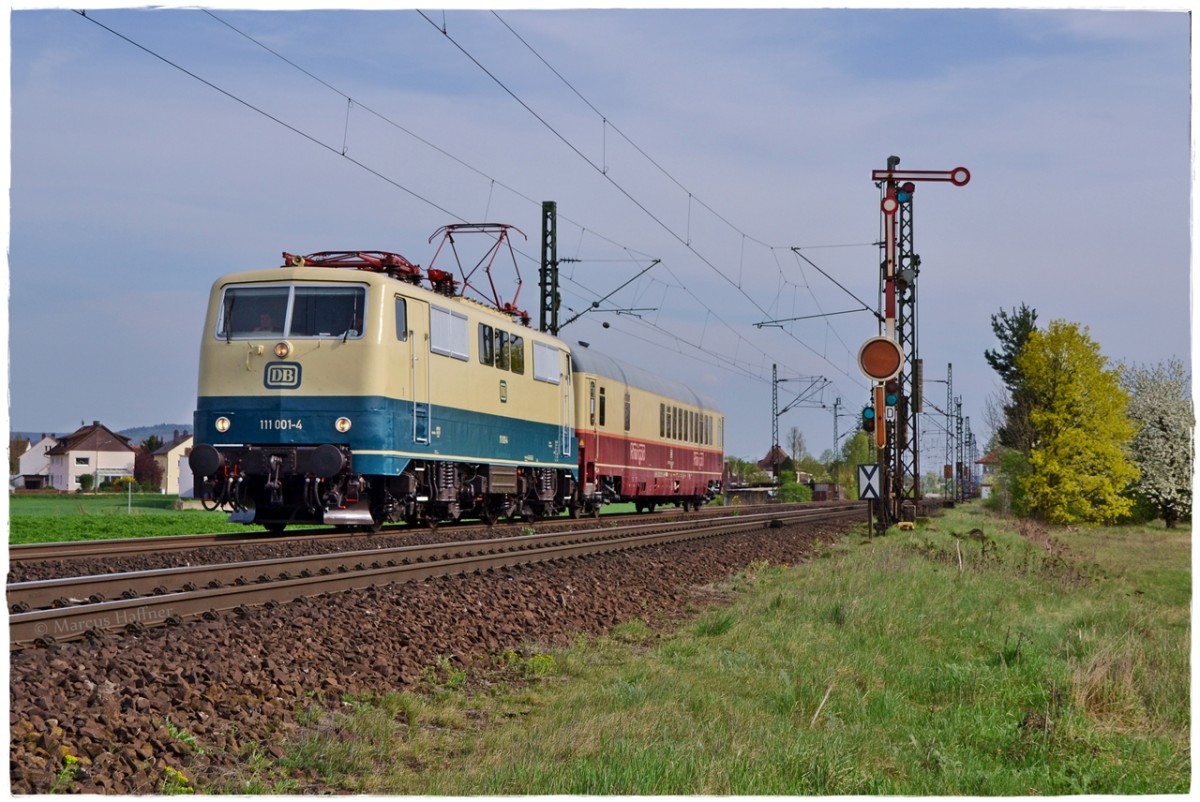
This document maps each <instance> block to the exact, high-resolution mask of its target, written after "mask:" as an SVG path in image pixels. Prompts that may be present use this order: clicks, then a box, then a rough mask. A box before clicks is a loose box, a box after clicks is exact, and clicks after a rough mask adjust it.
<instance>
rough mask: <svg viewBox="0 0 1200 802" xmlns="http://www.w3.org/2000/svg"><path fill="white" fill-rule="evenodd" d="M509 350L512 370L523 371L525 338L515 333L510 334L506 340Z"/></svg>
mask: <svg viewBox="0 0 1200 802" xmlns="http://www.w3.org/2000/svg"><path fill="white" fill-rule="evenodd" d="M508 345H509V350H510V351H511V352H512V372H513V373H520V374H524V373H525V338H524V337H520V336H518V335H516V334H514V335H512V336H511V338H510V339H509V342H508Z"/></svg>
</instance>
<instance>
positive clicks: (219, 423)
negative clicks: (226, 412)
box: [213, 415, 229, 434]
mask: <svg viewBox="0 0 1200 802" xmlns="http://www.w3.org/2000/svg"><path fill="white" fill-rule="evenodd" d="M213 426H215V427H216V429H217V431H218V432H220V433H221V434H224V433H225V432H227V431H229V418H226V417H225V416H223V415H222V416H221V417H219V418H217V419H216V421H214V422H213Z"/></svg>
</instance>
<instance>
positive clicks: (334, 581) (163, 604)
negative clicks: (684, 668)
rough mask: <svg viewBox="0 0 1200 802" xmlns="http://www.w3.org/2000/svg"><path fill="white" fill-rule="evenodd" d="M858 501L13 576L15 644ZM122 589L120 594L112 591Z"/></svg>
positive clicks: (565, 555) (842, 511)
mask: <svg viewBox="0 0 1200 802" xmlns="http://www.w3.org/2000/svg"><path fill="white" fill-rule="evenodd" d="M861 512H862V508H861V505H860V504H858V503H848V504H844V505H826V506H823V507H816V508H811V507H810V508H800V509H792V510H776V511H772V512H770V513H754V514H739V515H737V516H727V517H721V518H705V519H696V518H691V519H688V518H685V519H683V520H679V519H676V520H664V519H661V518H656V519H655V520H653V521H649V522H643V523H639V524H635V525H625V526H618V527H614V526H605V527H602V528H593V529H586V530H578V529H576V530H571V531H559V532H550V533H543V534H535V535H522V536H519V537H502V538H491V539H487V540H474V541H463V542H456V543H442V544H430V545H420V546H401V547H396V548H385V549H369V550H360V551H352V552H342V553H336V554H328V555H305V556H293V557H285V558H272V559H267V560H255V561H246V562H235V563H226V564H221V565H204V566H184V567H178V568H169V569H160V570H153V571H133V572H125V573H114V574H103V575H96V576H87V577H70V578H63V579H52V580H42V581H35V582H20V583H12V584H9V585H8V602H9V608H10V610H12V611H13V612H10V615H9V642H10V649H12V650H20V649H25V648H29V647H31V646H39V645H49V644H52V643H56V642H61V641H69V640H75V639H79V638H83V637H87V636H88V635H89V633H93V632H105V631H121V630H124V631H129V632H132V633H139V632H143V631H145V630H146V629H148V628H150V627H157V626H170V625H179V624H182V623H183V622H184V621H186V620H188V619H192V618H196V617H210V618H211V617H214V616H220V615H222V614H227V613H228V612H230V611H235V613H236V612H239V611H243V610H245V609H249V608H251V607H254V606H260V605H272V604H280V603H286V602H288V601H291V600H293V599H296V598H300V597H304V596H317V595H322V594H328V593H337V592H342V591H347V590H356V589H364V588H369V587H373V586H377V585H384V584H390V583H397V582H414V581H420V580H424V579H428V578H432V577H438V576H447V575H451V574H466V573H475V572H486V571H495V570H497V569H501V568H506V567H512V566H517V565H523V564H529V563H536V562H549V561H555V560H565V559H570V558H574V557H582V556H586V555H589V554H599V553H604V552H610V551H620V550H627V549H635V548H642V547H646V546H652V545H659V544H664V543H673V542H680V541H686V540H691V539H697V538H710V537H719V536H722V535H727V534H732V533H736V532H743V531H746V530H749V529H759V528H763V527H764V526H775V525H780V526H781V525H784V524H797V523H805V522H823V521H829V520H835V519H839V518H846V517H856V516H859V515H861ZM114 596H119V597H120V598H112V597H114Z"/></svg>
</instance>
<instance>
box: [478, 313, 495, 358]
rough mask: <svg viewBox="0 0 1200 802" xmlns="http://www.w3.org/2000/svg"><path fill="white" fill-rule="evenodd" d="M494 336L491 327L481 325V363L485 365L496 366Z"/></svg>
mask: <svg viewBox="0 0 1200 802" xmlns="http://www.w3.org/2000/svg"><path fill="white" fill-rule="evenodd" d="M493 336H494V334H493V333H492V327H491V326H488V325H486V324H484V323H480V324H479V361H480V362H481V363H482V364H484V365H494V364H496V352H495V350H494V343H493V341H492V338H493Z"/></svg>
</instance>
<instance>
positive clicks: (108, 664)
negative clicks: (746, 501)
mask: <svg viewBox="0 0 1200 802" xmlns="http://www.w3.org/2000/svg"><path fill="white" fill-rule="evenodd" d="M848 526H850V524H844V525H821V526H818V527H812V526H806V527H804V528H800V527H784V528H780V529H769V528H764V529H762V530H761V531H755V532H753V533H749V534H744V535H739V536H733V537H727V538H721V539H714V540H706V541H700V542H692V543H689V544H680V545H675V546H664V547H658V548H653V549H644V550H640V551H636V552H628V553H620V554H610V555H603V556H599V557H593V558H588V559H584V560H575V561H571V562H566V563H557V564H550V565H534V566H529V567H522V568H517V569H512V570H506V571H503V572H497V573H493V574H482V575H472V576H463V577H451V578H445V579H439V580H433V581H428V582H423V583H417V584H401V585H387V586H381V587H377V588H373V589H371V590H367V591H361V592H355V593H343V594H337V595H333V596H327V597H318V598H311V599H300V600H297V601H295V602H293V603H290V604H286V605H282V606H278V607H276V608H274V609H259V610H253V611H251V612H249V613H248V614H247V615H245V616H244V617H239V616H236V615H232V614H231V615H227V616H224V617H222V618H221V619H219V620H216V621H198V622H194V623H188V624H185V625H183V626H181V627H177V628H171V629H159V630H152V631H150V632H148V633H146V634H144V635H142V636H129V635H125V636H98V637H96V638H94V639H92V640H83V641H77V642H73V643H65V644H60V645H57V646H54V647H51V648H47V649H33V650H28V651H24V652H17V653H13V654H12V655H11V657H10V664H11V699H12V711H11V718H10V735H11V745H10V757H11V763H10V766H11V775H10V777H11V787H12V791H13V792H15V793H45V792H48V791H50V790H51V789H52V788H54V786H55V781H56V778H57V777H58V775H59V773H60V772H61V771H62V770H63V768H64V766H65V765H66V762H68V760H69V759H68V758H67V755H71V756H73V758H75V759H77V760H78V763H77V764H76V767H77V768H76V770H75V778H74V782H72V783H69V784H68V788H65V789H62V790H73V791H82V792H85V793H134V794H146V793H156V792H158V791H159V790H160V788H161V785H162V782H163V779H164V777H166V776H167V769H168V767H170V768H173V769H177V770H181V771H183V773H184V774H185V775H186V776H187V777H188V778H190V780H191V781H192V782H193V784H195V785H196V786H197V787H201V788H202V787H204V786H205V785H206V784H207V783H208V782H209V781H211V780H214V779H216V778H218V777H221V776H223V775H227V774H229V773H232V772H235V771H236V770H237V769H238V767H239V764H240V758H241V756H242V755H243V754H244V752H245V750H247V749H248V748H250V747H252V746H254V745H257V744H262V745H265V747H264V748H266V749H267V750H269V751H273V752H274V753H275V754H276V755H277V756H278V755H281V754H282V751H281V750H280V749H279V746H278V745H279V744H280V743H281V742H282V741H283V739H285V738H286V737H287V734H288V733H289V732H293V731H295V730H296V729H297V727H298V724H297V723H296V721H295V716H294V711H295V710H296V709H298V708H301V707H303V706H304V705H305V704H306V703H307V702H308V701H309V699H310V694H312V693H313V692H316V693H322V694H325V696H326V698H329V696H330V695H333V696H335V697H336V696H337V695H340V694H342V693H358V692H363V691H367V690H388V689H402V688H412V687H414V686H415V685H416V684H417V683H418V682H419V681H420V679H421V677H422V675H423V674H424V673H425V671H426V670H427V668H428V667H429V666H432V665H434V664H435V663H436V661H437V660H438V659H439V658H441V657H449V659H450V660H451V661H452V663H453V664H454V665H455V666H458V667H469V666H470V664H471V661H472V660H473V659H476V658H482V657H486V656H487V655H488V654H494V653H497V652H500V651H503V650H505V649H520V648H521V647H522V646H527V645H530V644H538V645H543V646H561V645H567V644H569V643H570V642H572V641H573V640H574V637H575V636H576V634H578V633H599V632H603V631H605V630H606V629H608V628H610V627H612V626H613V625H615V624H618V623H620V622H622V621H627V620H629V619H631V618H634V617H640V618H642V619H644V620H647V621H652V622H663V621H669V620H671V619H673V618H677V617H678V616H680V615H683V614H685V613H688V612H689V611H692V610H695V609H697V608H698V607H699V606H702V605H703V604H705V603H708V602H709V601H711V599H712V596H711V594H705V593H703V592H702V591H701V589H702V588H703V587H704V586H708V585H711V584H712V583H714V582H718V581H720V580H721V579H724V578H725V577H728V576H729V575H731V574H733V573H736V572H737V571H738V570H740V569H742V568H744V567H745V566H747V565H749V564H751V563H753V562H757V561H763V560H767V561H770V562H772V563H787V564H795V563H799V562H803V561H805V560H806V559H807V557H808V556H809V555H810V554H811V553H812V550H813V547H814V543H815V542H816V541H818V540H820V541H823V542H826V543H828V542H830V541H831V540H834V539H836V538H837V537H838V536H839V532H841V531H845V529H846V528H847V527H848ZM405 542H409V543H412V542H414V541H413V540H412V539H411V537H410V538H409V539H406V541H405ZM264 548H266V549H272V550H273V549H276V548H281V547H280V546H274V545H269V546H264ZM283 548H286V547H283ZM210 551H211V550H210ZM246 558H247V557H246V554H245V551H239V552H238V553H237V556H236V557H232V556H231V555H228V554H227V555H224V557H220V556H218V555H205V557H204V559H207V560H214V561H216V560H218V559H246ZM175 559H179V558H178V557H177V556H176V557H175ZM76 567H78V566H76ZM131 567H133V566H123V567H122V570H128V569H129V568H131ZM138 567H149V566H146V565H141V566H138ZM108 570H111V566H109V567H108ZM30 573H34V572H26V575H25V576H23V577H22V578H32V577H31V576H29V575H28V574H30ZM180 733H186V734H188V736H189V737H182V736H181V735H180Z"/></svg>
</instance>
